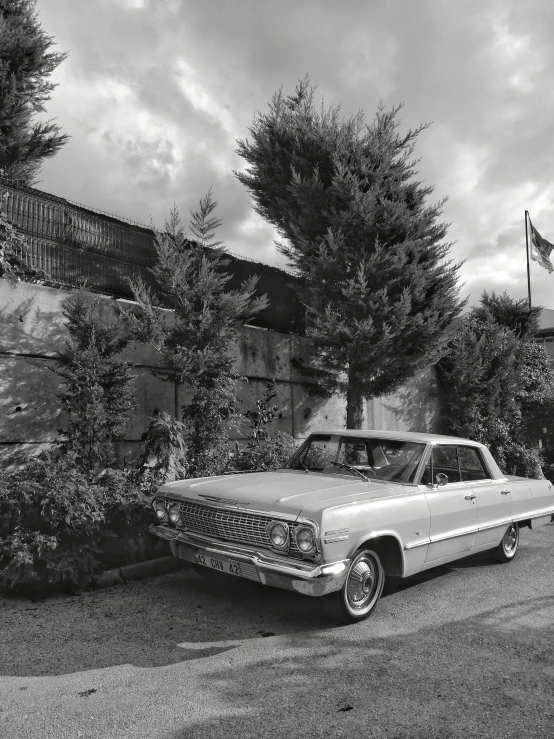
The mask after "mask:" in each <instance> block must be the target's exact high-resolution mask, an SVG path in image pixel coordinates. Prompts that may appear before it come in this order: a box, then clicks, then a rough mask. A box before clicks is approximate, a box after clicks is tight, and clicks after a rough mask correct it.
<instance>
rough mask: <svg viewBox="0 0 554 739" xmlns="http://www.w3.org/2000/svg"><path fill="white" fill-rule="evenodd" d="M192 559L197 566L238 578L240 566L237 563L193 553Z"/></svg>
mask: <svg viewBox="0 0 554 739" xmlns="http://www.w3.org/2000/svg"><path fill="white" fill-rule="evenodd" d="M194 559H195V561H196V562H197V564H199V565H203V566H204V567H210V568H211V569H212V570H219V572H226V573H227V574H228V575H238V576H239V577H240V575H241V571H240V565H239V563H238V562H229V561H228V560H226V559H218V558H217V557H209V556H208V555H207V554H200V552H195V554H194Z"/></svg>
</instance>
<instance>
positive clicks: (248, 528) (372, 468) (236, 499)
mask: <svg viewBox="0 0 554 739" xmlns="http://www.w3.org/2000/svg"><path fill="white" fill-rule="evenodd" d="M153 508H154V511H155V515H156V518H157V525H152V526H151V529H150V530H151V531H152V532H153V533H155V534H156V535H157V536H160V537H162V538H163V539H168V540H169V541H170V545H171V551H172V553H173V555H174V556H175V557H179V558H180V559H183V560H185V561H187V562H190V563H191V564H192V565H193V567H194V568H195V570H196V571H197V572H200V573H206V574H210V573H212V572H213V571H214V570H216V571H219V572H223V573H227V574H228V575H232V576H235V577H246V578H248V579H250V580H254V581H256V582H259V583H262V584H264V585H271V586H274V587H280V588H284V589H287V590H293V591H296V592H298V593H303V594H305V595H311V596H315V597H320V598H322V601H323V603H324V604H325V606H326V607H327V608H328V610H330V612H331V613H332V614H333V615H334V616H335V617H336V618H337V619H338V620H340V621H342V622H345V623H353V622H356V621H361V620H363V619H365V618H367V616H369V615H370V614H371V613H372V611H373V610H374V608H375V606H376V605H377V602H378V600H379V597H380V595H381V592H382V590H383V585H384V581H385V576H386V575H391V576H398V577H409V576H410V575H414V574H415V573H417V572H420V571H422V570H426V569H430V568H432V567H436V566H437V565H442V564H444V563H446V562H452V561H454V560H457V559H460V558H462V557H467V556H468V555H470V554H474V553H476V552H482V551H484V550H489V549H490V550H491V554H493V556H494V557H495V558H496V559H497V560H500V561H501V562H510V561H511V560H512V559H513V558H514V556H515V554H516V551H517V547H518V543H519V530H520V529H521V528H522V527H525V526H526V527H528V528H530V529H535V528H537V527H538V526H542V525H545V524H548V523H550V522H552V521H553V520H554V491H553V487H552V485H551V483H550V482H549V481H548V480H531V479H527V478H524V477H512V476H506V475H504V474H503V473H502V472H501V471H500V469H499V468H498V466H497V464H496V463H495V461H494V459H493V458H492V456H491V454H490V452H489V451H488V449H487V448H486V447H484V446H483V445H482V444H478V443H477V442H474V441H469V440H467V439H457V438H454V437H451V436H438V435H434V434H419V433H401V432H392V431H340V430H338V431H337V430H331V431H321V432H317V433H313V434H311V436H309V437H308V439H306V441H305V442H304V443H303V444H302V446H301V447H300V448H299V449H298V451H297V452H296V453H295V454H294V456H293V457H292V458H291V460H290V461H289V462H288V464H287V465H286V467H285V468H284V469H281V470H277V471H275V472H251V473H236V474H227V475H223V476H220V477H204V478H196V479H188V480H180V481H177V482H171V483H167V484H165V485H163V486H162V487H161V488H160V490H159V492H158V495H157V497H156V498H155V499H154V501H153Z"/></svg>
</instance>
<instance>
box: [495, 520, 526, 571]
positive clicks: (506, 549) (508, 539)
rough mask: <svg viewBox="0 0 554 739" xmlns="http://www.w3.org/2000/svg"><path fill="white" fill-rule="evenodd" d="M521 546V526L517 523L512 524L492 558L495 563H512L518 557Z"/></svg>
mask: <svg viewBox="0 0 554 739" xmlns="http://www.w3.org/2000/svg"><path fill="white" fill-rule="evenodd" d="M518 545H519V526H518V525H517V523H511V524H510V525H509V526H508V528H507V529H506V533H505V534H504V536H503V537H502V541H501V542H500V544H499V545H498V546H497V547H495V548H494V549H493V550H492V552H491V557H492V558H493V559H494V560H495V562H502V563H506V562H511V561H512V559H513V558H514V557H515V556H516V552H517V548H518Z"/></svg>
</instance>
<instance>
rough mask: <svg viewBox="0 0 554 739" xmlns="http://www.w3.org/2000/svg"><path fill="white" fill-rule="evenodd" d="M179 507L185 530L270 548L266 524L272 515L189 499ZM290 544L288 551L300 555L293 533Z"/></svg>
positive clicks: (291, 525)
mask: <svg viewBox="0 0 554 739" xmlns="http://www.w3.org/2000/svg"><path fill="white" fill-rule="evenodd" d="M180 511H181V520H182V522H183V525H182V528H185V529H186V530H188V531H192V532H194V533H197V534H204V535H205V536H213V537H215V538H217V539H222V540H223V541H236V542H239V543H241V544H251V545H256V544H257V545H258V546H261V547H264V548H265V549H268V548H270V544H269V537H268V535H267V532H266V527H267V524H268V523H269V522H270V521H273V520H275V519H274V518H273V517H272V516H260V515H259V514H257V513H247V512H245V511H237V510H235V509H229V508H213V507H212V506H207V505H202V504H200V503H193V502H191V501H185V502H181V506H180ZM295 526H296V524H291V523H289V532H290V534H292V531H293V528H294V527H295ZM179 528H181V527H179ZM290 534H289V535H290ZM289 544H290V550H289V551H290V553H291V554H297V555H298V556H302V555H301V553H300V551H299V549H298V547H297V546H296V542H295V541H294V538H293V537H292V536H291V537H290V542H289Z"/></svg>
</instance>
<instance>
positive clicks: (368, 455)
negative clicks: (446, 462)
mask: <svg viewBox="0 0 554 739" xmlns="http://www.w3.org/2000/svg"><path fill="white" fill-rule="evenodd" d="M424 451H425V444H420V443H416V442H413V441H396V440H392V439H378V438H374V439H368V438H363V437H361V438H356V437H354V436H340V435H338V434H337V435H334V434H314V435H313V436H310V437H309V438H308V439H306V441H305V442H304V444H302V446H301V447H300V449H299V450H298V451H297V452H296V454H295V455H294V457H292V459H291V460H290V462H289V463H288V465H287V467H288V469H293V470H302V469H307V470H309V471H310V472H323V473H324V474H347V475H348V474H356V473H355V472H354V470H352V469H348V468H349V467H353V468H354V469H355V470H358V471H359V472H362V473H363V474H364V475H366V477H368V478H369V479H373V478H378V479H379V480H387V481H389V482H413V481H414V477H415V473H416V470H417V467H418V464H419V462H420V460H421V457H422V456H423V452H424Z"/></svg>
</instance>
